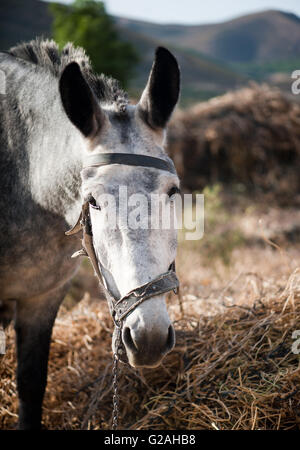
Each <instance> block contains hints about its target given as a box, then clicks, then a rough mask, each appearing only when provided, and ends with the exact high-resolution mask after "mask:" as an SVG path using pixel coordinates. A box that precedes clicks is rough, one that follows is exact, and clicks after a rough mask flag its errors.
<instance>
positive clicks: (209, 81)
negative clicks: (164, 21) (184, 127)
mask: <svg viewBox="0 0 300 450" xmlns="http://www.w3.org/2000/svg"><path fill="white" fill-rule="evenodd" d="M114 20H115V23H116V27H117V29H118V31H119V33H120V35H121V37H122V38H123V39H124V40H126V41H129V42H131V43H132V44H133V45H134V46H135V47H136V48H137V50H138V52H139V54H140V63H139V65H138V67H137V69H136V76H135V78H134V79H133V80H132V83H131V86H132V87H131V94H133V96H134V97H135V98H138V96H139V95H140V92H141V89H142V88H143V86H144V85H145V83H146V79H147V76H148V73H149V70H150V67H151V64H152V60H153V54H154V50H155V47H157V45H165V46H166V47H168V48H169V49H170V50H171V51H173V52H174V54H175V55H176V56H177V58H178V61H179V64H180V66H181V72H182V95H181V104H182V105H186V104H189V103H194V102H196V101H200V100H205V99H208V98H210V97H212V96H215V95H219V94H222V93H224V92H225V91H227V90H229V89H234V88H236V87H240V86H242V85H244V84H246V83H247V80H248V79H249V77H251V78H254V79H257V80H261V79H266V77H267V76H269V75H270V74H274V73H275V74H276V73H277V72H285V73H290V72H291V70H292V69H293V68H298V66H299V67H300V19H299V17H297V16H295V15H293V14H289V13H284V12H280V11H272V10H271V11H265V12H262V13H257V14H251V15H247V16H243V17H240V18H237V19H234V20H231V21H228V22H224V23H219V24H210V25H195V26H190V25H160V24H154V23H150V22H143V21H138V20H132V19H126V18H121V17H114ZM51 25H52V16H51V14H50V13H49V10H48V3H46V2H43V1H40V0H26V1H23V0H1V1H0V50H7V49H8V48H9V47H11V46H12V45H15V44H16V43H18V42H21V41H27V40H30V39H33V38H34V37H36V36H41V35H43V36H44V37H51ZM298 61H299V64H298ZM297 64H298V66H297ZM273 79H276V77H273Z"/></svg>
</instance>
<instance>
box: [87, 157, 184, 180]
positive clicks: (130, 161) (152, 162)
mask: <svg viewBox="0 0 300 450" xmlns="http://www.w3.org/2000/svg"><path fill="white" fill-rule="evenodd" d="M108 164H123V165H126V166H141V167H150V168H153V169H160V170H166V171H167V172H171V173H173V174H174V175H175V174H176V170H175V166H174V164H173V161H171V160H170V161H166V160H164V159H161V158H154V157H153V156H147V155H136V154H132V153H97V154H95V155H89V156H88V157H87V158H85V161H84V167H98V166H106V165H108Z"/></svg>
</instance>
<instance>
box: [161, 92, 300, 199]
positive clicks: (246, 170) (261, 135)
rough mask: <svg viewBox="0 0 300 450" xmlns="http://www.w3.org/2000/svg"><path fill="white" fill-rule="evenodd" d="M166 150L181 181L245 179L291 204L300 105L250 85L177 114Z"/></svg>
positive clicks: (298, 184)
mask: <svg viewBox="0 0 300 450" xmlns="http://www.w3.org/2000/svg"><path fill="white" fill-rule="evenodd" d="M168 141H169V143H168V152H169V154H170V155H171V157H172V158H173V159H174V161H175V165H176V168H177V170H178V173H179V176H180V177H181V180H182V182H183V185H184V186H185V187H186V188H188V189H190V190H197V189H202V188H203V187H204V186H206V185H207V183H216V182H223V183H236V184H242V185H244V186H246V187H248V188H250V189H251V192H253V189H255V191H257V192H261V191H263V192H271V193H272V195H274V194H275V195H277V200H281V201H282V202H288V203H290V202H291V200H293V201H294V200H295V198H294V196H295V195H298V194H299V193H300V181H299V167H300V105H299V104H297V103H295V102H293V101H291V100H289V99H287V98H285V97H284V95H283V94H282V93H281V92H280V91H279V90H278V89H276V88H271V87H269V86H267V85H261V86H259V85H256V84H252V85H250V86H249V87H247V88H243V89H240V90H237V91H235V92H229V93H228V94H225V95H223V96H220V97H216V98H214V99H211V100H209V101H207V102H203V103H199V104H198V105H196V106H194V107H192V108H190V109H188V110H185V111H181V112H179V113H177V114H176V115H175V117H174V119H173V121H172V122H171V124H170V129H169V138H168Z"/></svg>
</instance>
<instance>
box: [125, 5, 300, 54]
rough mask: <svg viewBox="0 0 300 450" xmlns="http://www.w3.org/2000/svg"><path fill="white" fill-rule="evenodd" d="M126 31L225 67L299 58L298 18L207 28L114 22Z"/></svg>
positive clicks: (245, 19)
mask: <svg viewBox="0 0 300 450" xmlns="http://www.w3.org/2000/svg"><path fill="white" fill-rule="evenodd" d="M116 21H117V23H118V24H119V25H120V26H122V27H123V28H126V29H128V30H130V31H134V32H137V33H142V34H143V35H145V36H150V37H152V38H154V39H157V40H160V41H162V42H165V43H171V44H172V45H176V46H178V47H181V48H185V49H187V48H188V49H192V50H195V51H197V52H200V53H203V54H205V55H208V56H209V57H212V58H216V59H218V60H221V61H226V62H228V63H262V62H263V63H266V62H270V61H280V60H287V59H289V58H295V57H300V18H299V17H298V16H296V15H294V14H291V13H286V12H282V11H275V10H269V11H263V12H259V13H256V14H249V15H246V16H242V17H239V18H237V19H233V20H230V21H227V22H223V23H218V24H209V25H192V26H191V25H160V24H153V23H149V22H142V21H137V20H131V19H124V18H119V17H118V18H116Z"/></svg>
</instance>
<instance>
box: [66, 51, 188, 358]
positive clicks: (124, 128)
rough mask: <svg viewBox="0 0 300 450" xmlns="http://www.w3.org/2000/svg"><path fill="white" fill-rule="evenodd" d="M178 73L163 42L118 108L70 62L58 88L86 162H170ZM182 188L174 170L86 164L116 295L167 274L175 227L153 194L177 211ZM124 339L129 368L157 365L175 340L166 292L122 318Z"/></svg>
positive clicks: (86, 188) (97, 246)
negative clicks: (91, 158) (136, 158)
mask: <svg viewBox="0 0 300 450" xmlns="http://www.w3.org/2000/svg"><path fill="white" fill-rule="evenodd" d="M179 79H180V74H179V68H178V64H177V61H176V59H175V58H174V56H173V55H172V54H171V53H170V52H169V51H168V50H166V49H164V48H161V47H160V48H158V49H157V51H156V55H155V60H154V63H153V66H152V70H151V73H150V76H149V79H148V83H147V85H146V88H145V90H144V92H143V94H142V97H141V99H140V101H139V103H138V104H137V105H136V106H133V105H129V104H123V105H122V107H121V108H120V107H118V105H117V104H116V103H110V104H108V103H107V104H105V103H103V102H101V105H100V102H99V100H98V99H97V98H96V97H95V95H94V93H93V91H92V89H91V88H90V86H89V84H88V83H87V81H86V79H85V78H84V76H83V75H82V73H81V70H80V68H79V66H78V65H77V63H71V64H69V65H68V66H67V67H66V68H65V70H64V72H63V73H62V75H61V79H60V93H61V98H62V103H63V106H64V109H65V111H66V114H67V116H68V117H69V119H70V120H71V122H72V123H73V124H74V125H75V126H76V127H77V128H78V129H79V130H80V131H81V133H82V135H83V136H84V138H85V140H84V141H85V144H86V145H85V147H86V148H85V151H84V153H85V155H83V160H84V158H85V157H86V156H87V155H94V154H99V153H101V154H102V153H114V152H115V153H127V154H128V153H130V154H138V155H148V156H152V157H157V158H160V159H163V160H165V161H167V162H169V163H170V160H169V158H168V156H167V155H166V154H165V152H164V150H163V143H164V135H165V127H166V124H167V122H168V120H169V118H170V116H171V113H172V111H173V109H174V107H175V105H176V103H177V100H178V95H179ZM178 190H179V181H178V178H177V175H176V172H175V173H171V172H170V171H167V170H162V169H158V168H153V167H142V166H132V165H126V164H122V165H120V164H110V165H106V166H101V167H91V166H90V165H89V167H85V168H84V169H83V170H82V194H83V201H84V202H86V201H89V203H90V206H89V210H90V211H89V213H90V219H91V226H92V230H93V246H94V251H95V254H96V256H97V260H98V264H99V268H100V271H101V273H102V276H103V279H104V283H105V284H106V287H107V289H108V290H109V291H110V292H111V293H112V295H113V297H114V298H115V299H119V298H121V297H123V296H124V295H126V294H127V293H128V292H129V291H131V290H133V289H135V288H137V287H138V286H141V285H144V284H146V283H148V282H149V281H151V280H153V279H155V278H156V277H158V276H159V275H160V274H162V273H164V272H167V271H168V268H169V267H170V265H171V264H172V262H173V261H174V259H175V253H176V247H177V236H176V230H175V227H174V226H173V227H172V225H171V226H170V227H163V226H162V221H161V220H158V221H157V220H156V221H153V220H152V219H153V217H152V216H153V214H157V209H156V210H155V211H154V212H153V208H151V207H150V205H151V202H150V200H151V198H152V200H153V198H154V197H153V195H152V197H151V194H160V195H161V197H160V199H163V202H165V203H166V204H169V207H170V209H171V210H172V208H174V205H173V203H174V194H175V193H176V192H178ZM156 198H157V197H156ZM127 200H128V203H127ZM152 204H153V202H152ZM126 209H127V211H126ZM113 210H114V211H113ZM153 223H156V225H157V224H158V226H156V227H153ZM151 225H152V226H151ZM122 340H123V343H124V346H125V348H126V352H127V356H128V360H129V362H130V364H131V365H132V366H144V367H155V366H157V365H158V364H159V363H160V361H161V360H162V358H163V356H164V355H165V354H166V353H168V352H169V351H170V350H171V349H172V348H173V346H174V342H175V336H174V329H173V326H172V324H171V321H170V319H169V316H168V313H167V309H166V304H165V294H161V295H156V296H152V297H151V298H149V299H148V300H146V301H144V302H143V303H141V304H140V305H138V306H137V307H136V308H135V309H134V310H133V311H132V312H131V313H130V314H129V315H128V316H127V317H126V318H125V320H124V323H123V329H122Z"/></svg>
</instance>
